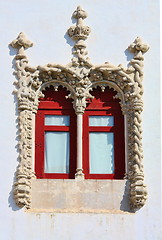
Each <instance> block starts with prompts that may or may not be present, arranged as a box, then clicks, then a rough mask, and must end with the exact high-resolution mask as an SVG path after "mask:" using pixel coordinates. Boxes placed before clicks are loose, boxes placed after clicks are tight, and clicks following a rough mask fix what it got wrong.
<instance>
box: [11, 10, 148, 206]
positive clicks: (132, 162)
mask: <svg viewBox="0 0 162 240" xmlns="http://www.w3.org/2000/svg"><path fill="white" fill-rule="evenodd" d="M73 17H74V18H76V25H75V26H72V27H70V28H69V29H68V34H69V36H70V37H71V38H72V39H73V40H74V41H75V44H74V51H73V55H74V57H73V58H72V61H71V62H70V63H69V64H67V65H66V66H63V65H59V64H47V65H45V66H38V67H35V68H34V67H30V66H29V65H28V59H27V57H26V55H25V53H24V50H25V49H26V48H29V47H31V46H32V45H33V43H32V42H30V41H29V40H27V39H26V37H25V35H24V34H23V33H20V34H19V36H18V37H17V39H16V40H14V41H13V42H12V43H11V46H12V47H14V48H16V49H18V53H17V55H16V57H15V63H16V72H15V73H16V75H17V79H18V81H16V82H15V84H16V86H17V91H16V93H17V98H18V109H19V138H20V140H19V158H20V162H19V166H18V169H17V181H16V183H15V191H14V194H15V199H16V203H17V204H18V205H19V206H26V207H28V208H29V207H30V201H31V199H30V191H31V179H32V178H33V177H34V176H35V175H34V170H33V169H32V159H33V156H32V155H33V151H32V149H33V147H34V146H33V144H32V132H33V124H32V122H33V119H34V115H35V113H36V112H37V109H38V104H39V98H40V97H41V96H42V90H44V89H45V88H46V87H50V86H53V87H54V89H55V91H57V90H58V87H59V86H63V87H65V88H66V89H67V90H68V91H69V92H70V94H69V95H68V96H67V98H72V99H73V106H74V109H75V112H76V114H83V113H84V110H85V108H86V99H87V98H93V96H92V95H91V94H90V91H91V90H92V89H93V88H96V87H98V86H99V87H100V88H101V91H104V89H105V88H106V87H107V86H109V87H110V88H113V89H114V90H115V91H117V95H116V96H115V97H116V98H119V99H120V105H121V109H122V112H123V115H125V135H126V139H127V142H126V149H127V158H128V159H127V163H128V166H127V169H128V170H127V173H126V175H127V177H128V181H129V183H130V184H129V186H130V205H131V208H132V209H134V210H136V209H139V208H141V207H142V206H143V205H144V204H145V201H146V197H147V192H146V187H145V185H144V172H143V165H142V159H143V151H142V130H141V112H142V110H143V102H142V94H143V86H142V80H143V61H144V58H143V54H144V53H145V52H147V51H148V49H149V47H148V45H146V44H144V43H143V42H142V40H141V38H139V37H137V38H136V39H135V41H134V42H133V43H132V44H131V45H130V46H129V47H128V50H129V51H131V52H133V53H134V57H133V59H132V60H131V61H130V63H129V67H128V68H124V67H123V66H122V65H118V66H114V65H112V64H110V63H108V62H106V63H104V64H102V65H98V66H95V65H93V64H91V63H90V60H89V58H88V57H87V54H88V53H87V50H86V45H85V40H86V39H87V37H88V35H89V33H90V28H89V27H88V26H85V25H84V23H83V20H84V19H85V18H86V17H87V13H86V12H85V11H84V10H83V9H82V8H81V7H77V9H76V11H75V12H74V13H73Z"/></svg>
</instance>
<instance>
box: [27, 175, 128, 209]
mask: <svg viewBox="0 0 162 240" xmlns="http://www.w3.org/2000/svg"><path fill="white" fill-rule="evenodd" d="M31 189H32V191H31V200H32V201H31V209H30V211H36V212H38V211H40V212H48V211H52V212H93V213H95V212H96V213H99V212H102V213H104V212H109V211H116V212H120V211H126V212H129V211H130V209H129V202H128V201H129V196H128V194H129V191H128V183H127V180H75V179H57V180H56V179H33V180H32V188H31Z"/></svg>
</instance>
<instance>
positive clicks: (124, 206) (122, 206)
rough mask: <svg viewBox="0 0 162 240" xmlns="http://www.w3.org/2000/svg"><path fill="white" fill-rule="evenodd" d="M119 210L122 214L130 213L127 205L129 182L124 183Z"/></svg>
mask: <svg viewBox="0 0 162 240" xmlns="http://www.w3.org/2000/svg"><path fill="white" fill-rule="evenodd" d="M120 210H121V211H124V212H131V209H130V204H129V180H127V181H126V183H125V189H124V194H123V199H122V201H121V203H120Z"/></svg>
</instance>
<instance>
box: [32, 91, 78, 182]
mask: <svg viewBox="0 0 162 240" xmlns="http://www.w3.org/2000/svg"><path fill="white" fill-rule="evenodd" d="M61 91H62V99H61V101H58V102H57V101H54V99H53V98H52V94H56V93H55V92H54V90H53V89H52V88H51V89H48V91H47V94H46V96H45V98H42V99H40V103H39V107H38V111H37V114H36V127H35V172H36V177H37V178H45V179H69V178H70V179H72V178H75V172H76V115H75V112H74V110H73V107H72V103H71V101H69V103H68V104H67V100H66V99H65V96H66V94H67V93H66V92H65V91H64V90H62V89H60V92H61ZM45 115H60V116H63V115H64V116H70V124H69V126H46V125H45V123H44V122H45ZM47 131H54V132H69V133H70V159H69V161H70V162H69V173H45V172H44V153H45V146H44V136H45V132H47Z"/></svg>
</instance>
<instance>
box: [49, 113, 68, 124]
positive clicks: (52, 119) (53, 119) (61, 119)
mask: <svg viewBox="0 0 162 240" xmlns="http://www.w3.org/2000/svg"><path fill="white" fill-rule="evenodd" d="M69 124H70V117H69V116H62V115H45V125H46V126H47V125H48V126H49V125H50V126H51V125H52V126H69Z"/></svg>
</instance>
